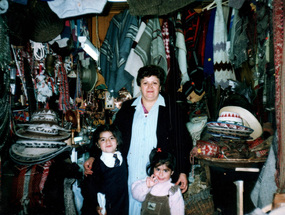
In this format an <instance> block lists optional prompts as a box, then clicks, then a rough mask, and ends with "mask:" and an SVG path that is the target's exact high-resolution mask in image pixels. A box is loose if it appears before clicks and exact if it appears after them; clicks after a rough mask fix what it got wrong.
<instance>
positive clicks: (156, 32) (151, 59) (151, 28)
mask: <svg viewBox="0 0 285 215" xmlns="http://www.w3.org/2000/svg"><path fill="white" fill-rule="evenodd" d="M135 53H136V54H138V55H139V56H140V57H141V59H142V61H143V64H144V66H146V65H150V64H154V65H158V66H160V67H161V68H163V70H164V71H165V72H167V60H166V53H165V48H164V43H163V39H162V33H161V28H160V23H159V19H158V18H153V19H149V20H148V23H147V25H146V28H145V31H144V33H143V34H142V36H141V38H140V40H139V42H138V44H137V46H136V48H135Z"/></svg>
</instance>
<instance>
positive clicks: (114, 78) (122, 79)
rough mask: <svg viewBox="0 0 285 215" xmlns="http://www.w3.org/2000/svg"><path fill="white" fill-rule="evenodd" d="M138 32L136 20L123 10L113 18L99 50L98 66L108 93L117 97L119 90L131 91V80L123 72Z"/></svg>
mask: <svg viewBox="0 0 285 215" xmlns="http://www.w3.org/2000/svg"><path fill="white" fill-rule="evenodd" d="M137 31H138V20H137V18H136V17H135V16H131V15H130V13H129V10H125V11H123V12H121V13H119V14H117V15H115V16H114V17H113V19H112V20H111V22H110V25H109V28H108V31H107V34H106V37H105V39H104V42H103V44H102V46H101V49H100V66H101V71H102V75H103V77H104V78H105V81H106V85H107V87H108V91H109V92H112V91H113V92H114V96H115V97H117V95H118V92H119V90H121V89H122V88H123V87H125V88H126V89H127V90H128V91H129V92H130V91H131V90H132V80H133V76H131V75H130V74H129V73H128V72H126V71H125V70H124V68H125V65H126V61H127V59H128V55H129V54H130V50H131V47H132V44H133V41H134V40H135V37H136V34H137Z"/></svg>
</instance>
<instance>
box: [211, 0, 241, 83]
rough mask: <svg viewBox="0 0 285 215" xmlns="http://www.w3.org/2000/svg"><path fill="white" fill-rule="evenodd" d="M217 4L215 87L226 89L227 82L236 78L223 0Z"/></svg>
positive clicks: (214, 45)
mask: <svg viewBox="0 0 285 215" xmlns="http://www.w3.org/2000/svg"><path fill="white" fill-rule="evenodd" d="M215 2H216V4H217V10H216V16H215V24H214V38H213V51H214V73H215V85H216V86H218V85H220V86H221V87H222V88H224V85H225V83H226V82H227V80H228V79H233V80H236V76H235V73H234V72H233V70H232V66H231V63H230V61H229V57H228V54H227V47H226V43H227V27H226V22H225V18H224V14H223V8H222V0H215Z"/></svg>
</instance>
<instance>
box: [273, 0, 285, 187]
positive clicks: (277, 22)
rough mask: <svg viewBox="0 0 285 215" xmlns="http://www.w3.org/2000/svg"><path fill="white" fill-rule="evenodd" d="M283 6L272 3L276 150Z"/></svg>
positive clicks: (277, 183)
mask: <svg viewBox="0 0 285 215" xmlns="http://www.w3.org/2000/svg"><path fill="white" fill-rule="evenodd" d="M283 16H284V5H283V1H282V0H276V1H273V22H272V23H273V41H274V64H275V89H276V94H275V110H276V128H277V135H278V148H279V150H278V151H279V152H280V147H281V145H282V144H283V143H284V140H282V135H281V133H282V132H283V131H282V129H281V114H282V112H281V111H282V103H281V75H282V74H281V68H282V64H283V62H282V55H283V42H284V41H283V33H284V19H283ZM276 185H277V187H280V157H279V156H278V159H277V174H276Z"/></svg>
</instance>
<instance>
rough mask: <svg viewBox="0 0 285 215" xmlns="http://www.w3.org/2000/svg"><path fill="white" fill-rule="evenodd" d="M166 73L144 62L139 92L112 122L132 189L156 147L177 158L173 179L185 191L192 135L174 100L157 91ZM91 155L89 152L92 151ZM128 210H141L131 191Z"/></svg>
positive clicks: (88, 170)
mask: <svg viewBox="0 0 285 215" xmlns="http://www.w3.org/2000/svg"><path fill="white" fill-rule="evenodd" d="M164 79H165V73H164V71H163V69H162V68H160V67H158V66H154V65H150V66H144V67H142V68H141V69H140V70H139V71H138V76H137V84H138V86H139V87H140V90H141V96H139V97H138V98H135V99H132V100H128V101H125V102H124V103H123V104H122V107H121V109H120V111H119V112H118V113H117V114H116V119H115V121H114V124H116V125H117V126H118V128H119V130H120V131H121V133H122V138H123V145H122V148H121V153H122V155H123V156H125V157H127V162H128V170H129V178H128V186H129V193H131V185H132V183H133V182H135V181H137V180H139V179H142V178H145V177H146V176H147V175H146V171H145V169H146V166H147V164H148V162H149V160H148V155H149V154H150V152H151V150H152V149H153V148H155V147H157V148H161V149H162V150H163V151H169V152H171V153H173V155H175V157H176V159H177V165H176V167H177V168H176V169H175V171H174V174H173V181H174V182H175V181H176V184H180V189H181V191H182V193H184V192H185V191H186V190H187V188H188V181H187V175H188V173H189V171H190V162H189V153H190V150H191V148H192V139H191V138H190V135H189V132H188V131H187V128H186V120H187V119H188V117H187V116H182V111H180V110H179V108H178V106H177V103H176V102H175V101H171V99H170V98H169V97H168V96H162V95H161V94H160V91H161V88H162V84H163V83H164ZM91 155H92V153H91ZM93 161H94V158H92V157H91V158H90V159H88V160H87V161H86V162H85V164H84V168H85V174H90V173H92V171H91V167H92V162H93ZM129 198H130V202H129V214H132V215H136V214H140V209H141V203H140V202H138V201H136V200H135V199H133V198H132V196H131V195H130V197H129Z"/></svg>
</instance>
